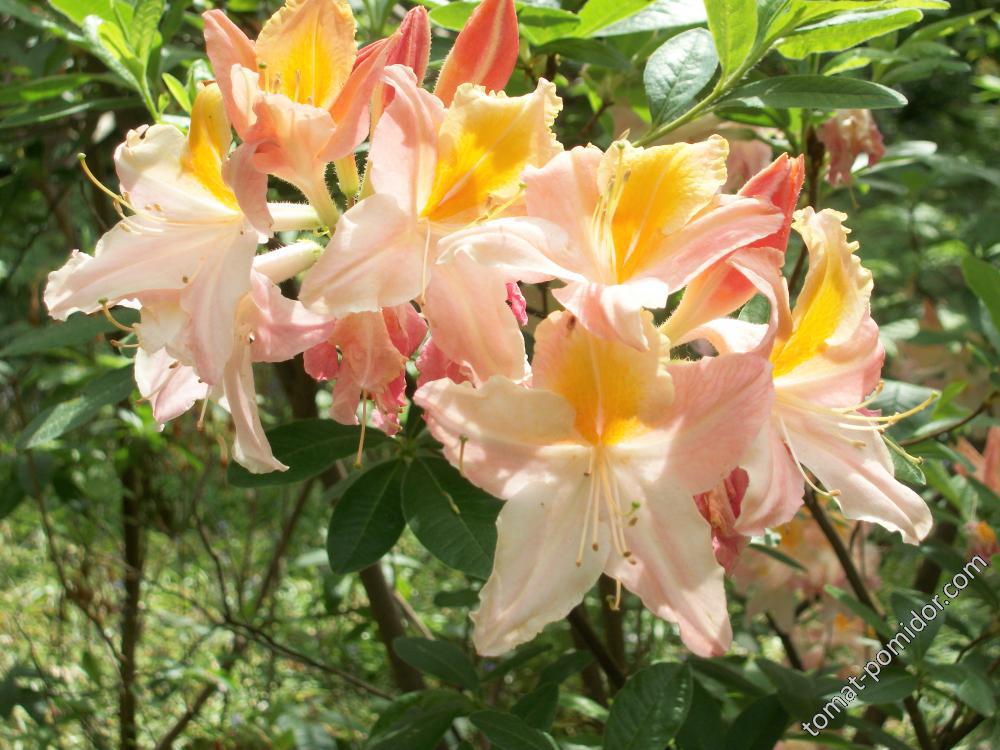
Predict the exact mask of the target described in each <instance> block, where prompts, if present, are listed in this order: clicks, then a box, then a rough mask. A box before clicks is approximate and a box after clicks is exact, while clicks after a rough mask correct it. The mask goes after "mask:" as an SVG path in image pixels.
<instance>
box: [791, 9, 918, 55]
mask: <svg viewBox="0 0 1000 750" xmlns="http://www.w3.org/2000/svg"><path fill="white" fill-rule="evenodd" d="M923 17H924V14H923V13H921V12H920V11H919V10H912V9H911V10H879V11H874V12H872V13H844V14H842V15H839V16H834V17H833V18H831V19H829V20H826V21H820V22H819V23H817V24H813V25H811V26H803V27H801V28H799V29H796V31H795V32H794V33H793V34H792V35H790V36H788V37H787V38H786V39H785V41H783V42H782V43H781V44H779V45H778V52H780V53H781V54H782V55H784V56H785V57H788V58H791V59H793V60H802V59H804V58H806V57H808V56H809V55H811V54H818V53H821V52H841V51H843V50H845V49H849V48H850V47H854V46H856V45H858V44H861V43H862V42H864V41H867V40H869V39H874V38H875V37H879V36H883V35H885V34H889V33H891V32H893V31H896V30H897V29H902V28H905V27H906V26H910V25H912V24H915V23H917V22H919V21H920V19H921V18H923Z"/></svg>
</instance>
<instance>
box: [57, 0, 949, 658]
mask: <svg viewBox="0 0 1000 750" xmlns="http://www.w3.org/2000/svg"><path fill="white" fill-rule="evenodd" d="M354 35H355V22H354V18H353V16H352V14H351V11H350V6H349V5H348V3H347V2H346V0H288V2H287V3H286V4H285V6H284V7H282V8H281V9H280V10H279V11H278V12H277V13H275V15H274V16H272V17H271V19H270V20H268V22H267V23H266V24H265V25H264V26H263V28H262V30H261V32H260V34H259V36H258V38H257V39H256V41H251V40H250V39H248V38H247V37H246V36H245V35H244V34H243V33H242V32H241V31H240V30H239V29H238V28H237V27H236V26H235V25H234V24H233V23H232V22H231V21H230V20H229V19H227V18H226V16H225V15H224V14H223V13H221V12H220V11H209V12H208V13H206V14H205V41H206V47H207V51H208V56H209V58H210V59H211V62H212V65H213V68H214V72H215V76H216V80H215V81H214V82H213V83H210V84H208V85H205V86H204V87H203V88H202V89H201V91H200V93H199V94H198V96H197V98H196V101H195V102H194V105H193V108H192V111H191V123H190V128H189V130H188V132H187V134H186V135H184V134H182V133H181V132H180V131H179V130H178V129H177V128H175V127H174V126H172V125H165V124H157V125H152V126H149V127H144V128H140V129H138V130H135V131H133V132H131V133H129V135H128V137H127V139H126V141H125V143H123V144H122V145H121V146H119V147H118V149H117V151H116V153H115V164H116V167H117V171H118V176H119V179H120V182H121V192H120V194H119V193H114V194H113V196H114V200H115V201H116V203H117V204H118V206H119V207H120V210H121V213H122V220H121V221H120V222H119V223H118V224H117V225H116V226H115V227H113V228H112V229H111V230H110V231H109V232H107V233H106V234H105V235H104V236H103V237H102V238H101V239H100V241H99V242H98V243H97V247H96V249H95V252H94V254H93V255H92V256H91V255H87V254H84V253H80V252H79V251H74V253H73V255H72V257H71V258H70V260H69V261H68V262H67V263H66V265H65V266H63V267H62V268H61V269H59V270H58V271H55V272H54V273H52V274H51V276H50V278H49V283H48V287H47V289H46V292H45V301H46V303H47V305H48V308H49V311H50V313H51V314H52V315H53V316H54V317H56V318H60V319H64V318H66V317H67V316H68V315H70V314H71V313H73V312H76V311H83V312H85V313H91V312H96V311H100V310H102V309H103V311H104V312H105V313H106V314H108V315H110V314H111V313H110V312H109V308H110V307H111V306H114V305H126V306H130V307H134V308H138V310H139V314H140V322H139V323H138V324H136V325H135V327H134V332H135V333H136V336H137V343H138V349H137V353H136V357H135V372H136V380H137V383H138V385H139V390H140V392H141V393H142V396H143V397H144V398H145V399H148V400H149V402H150V403H151V405H152V409H153V414H154V416H155V418H156V420H157V421H158V422H159V423H161V424H162V423H164V422H166V421H168V420H170V419H173V418H175V417H177V416H179V415H180V414H182V413H184V412H186V411H188V410H189V409H190V408H192V406H193V405H194V404H195V403H196V402H198V401H206V400H213V401H216V402H218V403H219V404H220V405H222V406H223V407H224V408H225V409H227V410H228V411H229V412H230V414H231V415H232V420H233V424H234V426H235V435H236V437H235V442H234V446H233V455H234V457H235V460H236V461H238V462H239V463H241V464H242V465H243V466H245V467H246V468H247V469H249V470H250V471H253V472H268V471H280V470H283V469H285V468H286V467H285V466H283V465H282V464H281V463H280V462H279V461H277V460H276V459H275V458H274V456H273V455H272V453H271V450H270V447H269V445H268V443H267V439H266V436H265V435H264V432H263V429H262V426H261V422H260V419H259V417H258V413H257V404H256V401H257V398H256V394H255V389H254V380H253V370H252V364H253V363H255V362H277V361H282V360H287V359H290V358H292V357H294V356H295V355H297V354H299V353H303V352H304V360H305V366H306V369H307V371H308V372H309V373H310V374H311V375H312V376H313V377H315V378H316V379H318V380H330V381H332V382H333V406H332V409H331V416H332V418H333V419H335V420H337V421H340V422H343V423H348V424H357V423H358V422H359V419H358V414H359V412H360V414H361V421H362V422H363V423H364V422H370V423H371V424H372V425H373V426H374V427H378V428H380V429H382V430H384V431H385V432H387V433H389V434H392V433H394V432H395V431H396V430H398V429H399V418H400V415H401V414H402V413H403V411H404V409H405V408H406V407H407V406H408V400H409V399H408V398H407V395H406V394H407V388H406V383H407V381H406V378H407V367H408V366H412V364H413V361H415V367H416V369H417V371H419V377H418V380H417V383H416V386H417V387H418V390H416V393H415V396H414V397H413V401H414V402H415V403H416V404H417V405H419V406H420V407H421V408H422V409H423V413H424V415H425V418H426V421H427V425H428V428H429V430H430V432H431V433H432V434H433V436H434V437H435V438H437V440H438V441H440V443H442V444H443V446H444V448H443V450H444V454H445V456H446V457H447V458H448V460H449V461H451V462H452V463H453V464H454V465H455V466H456V467H458V468H459V469H460V471H461V472H462V473H463V475H464V476H465V477H466V478H467V479H468V480H470V481H471V482H473V483H475V484H477V485H478V486H480V487H482V488H484V489H485V490H487V491H488V492H490V493H492V494H494V495H495V496H497V497H499V498H501V499H503V500H505V501H507V502H506V504H505V505H504V509H503V511H502V512H501V514H500V517H499V520H498V529H499V541H498V546H497V550H496V555H495V567H494V571H493V574H492V576H491V577H490V579H489V581H488V582H487V583H486V585H485V587H484V588H483V590H482V592H481V606H480V608H479V610H478V612H477V613H475V614H474V615H473V617H474V619H475V622H476V631H475V642H476V645H477V648H478V650H479V651H480V652H481V653H483V654H487V655H490V654H499V653H501V652H504V651H506V650H508V649H510V648H512V647H514V646H516V645H518V644H519V643H522V642H524V641H526V640H528V639H530V638H532V637H533V636H534V635H535V634H536V633H538V632H539V631H540V630H541V629H542V627H543V626H544V625H545V624H546V623H548V622H551V621H553V620H555V619H558V618H560V617H563V616H564V615H565V614H566V613H567V612H568V611H569V610H570V609H571V608H572V607H573V606H574V605H575V604H576V603H577V602H579V601H580V599H581V598H582V596H583V595H584V593H585V592H586V591H587V590H588V589H589V588H590V587H591V586H592V585H593V583H594V582H595V581H596V579H597V578H598V576H599V575H600V574H601V573H606V574H607V575H609V576H610V577H612V578H614V579H615V580H617V581H618V582H619V584H620V585H622V586H625V587H627V588H628V589H629V590H631V591H633V592H635V593H636V594H637V595H638V596H639V597H641V599H642V601H643V602H644V604H645V605H646V606H647V607H648V608H649V609H650V610H652V611H653V612H654V613H656V614H657V615H659V616H661V617H663V618H666V619H668V620H671V621H673V622H675V623H677V624H678V625H679V627H680V634H681V637H682V639H683V641H684V643H685V644H686V645H687V646H688V647H689V648H690V649H691V650H692V651H694V652H696V653H698V654H703V655H709V654H718V653H721V652H722V651H723V650H725V649H726V647H727V646H728V644H729V641H730V638H731V630H730V625H729V620H728V616H727V613H726V601H725V590H724V585H723V579H724V569H725V568H729V567H731V566H732V565H733V564H734V561H735V557H736V555H737V554H738V553H739V550H740V549H741V548H742V546H743V544H745V540H746V539H747V538H748V537H752V536H755V535H760V534H762V533H763V532H764V530H765V529H766V528H770V527H776V526H778V525H781V524H784V523H786V522H788V521H789V520H790V519H792V518H793V517H794V516H795V514H796V512H797V510H798V509H799V507H800V506H801V503H802V497H803V492H804V491H805V490H806V487H807V486H808V487H809V489H810V491H815V492H818V493H820V494H821V495H824V496H826V497H830V498H835V499H836V502H837V503H838V504H839V506H840V508H841V510H842V512H843V513H844V515H845V516H846V517H848V518H851V519H859V520H864V521H871V522H874V523H878V524H881V525H882V526H884V527H885V528H887V529H890V530H894V531H899V532H900V533H901V534H902V535H903V537H904V539H906V540H907V541H909V542H915V541H917V540H919V539H920V538H922V537H923V536H924V535H925V534H926V533H927V531H928V529H929V527H930V523H931V519H930V514H929V512H928V510H927V507H926V505H925V504H924V502H923V501H922V499H921V498H920V497H919V496H918V495H917V494H916V493H914V492H913V491H912V490H910V489H908V488H907V487H905V486H904V485H903V484H901V483H900V482H898V481H896V480H895V479H894V477H893V470H892V462H891V460H890V455H889V451H888V449H887V447H886V444H885V443H884V442H883V438H882V435H881V430H882V429H883V428H884V426H885V425H887V424H890V423H892V422H893V421H894V420H896V419H898V418H899V416H900V415H893V416H888V417H882V416H880V415H879V414H878V413H875V412H872V411H869V410H868V409H866V404H867V403H868V402H867V401H866V400H865V399H866V398H867V397H869V396H870V394H872V393H873V392H874V391H876V390H877V387H878V383H879V375H880V372H881V367H882V360H883V350H882V347H881V345H880V344H879V337H878V328H877V326H876V324H875V322H874V321H873V320H872V318H871V315H870V311H869V296H870V294H871V290H872V281H871V274H870V273H869V272H868V271H867V270H865V269H864V268H863V267H862V265H861V263H860V261H859V259H858V257H857V254H856V251H857V249H858V245H857V243H852V242H849V241H848V239H847V236H848V230H847V229H846V228H845V227H844V225H843V222H844V220H845V218H846V217H845V216H843V215H842V214H839V213H836V212H834V211H830V210H824V211H819V212H816V211H814V210H813V209H811V208H808V207H807V208H803V209H801V210H798V211H797V210H796V206H797V204H798V201H799V193H800V188H801V186H802V176H803V166H802V163H801V161H800V160H797V159H791V158H789V157H788V156H787V155H782V156H780V157H779V158H778V159H777V160H775V161H774V162H773V163H771V164H769V165H768V166H766V167H765V168H764V169H763V170H762V171H760V172H759V173H757V174H755V175H753V176H752V177H751V178H750V179H749V180H748V181H747V182H746V184H745V185H743V187H742V188H741V189H740V190H739V192H737V193H736V194H727V193H726V192H724V190H723V188H724V187H725V186H726V185H727V181H728V175H727V169H726V163H727V157H728V144H727V142H726V141H725V140H724V139H723V138H721V137H719V136H713V137H709V138H708V139H707V140H703V141H700V142H695V143H675V144H669V145H658V146H654V147H649V148H639V147H635V146H633V145H632V144H631V143H630V142H629V141H628V140H624V139H623V140H618V141H616V142H614V143H612V144H611V146H610V147H609V148H608V149H607V150H604V151H602V150H601V149H599V148H597V147H595V146H587V147H579V148H573V149H571V150H565V149H564V148H563V146H562V145H561V144H560V143H559V141H558V140H557V138H556V135H555V132H554V130H553V126H554V123H555V120H556V118H557V115H558V113H559V110H560V99H559V97H558V96H557V95H556V87H555V86H554V85H553V84H552V83H550V82H548V81H546V80H540V81H538V83H537V86H536V87H535V89H534V90H533V91H531V92H529V93H526V94H524V95H520V96H507V95H505V94H504V93H503V91H502V89H503V88H504V86H505V84H506V82H507V80H508V78H509V77H510V74H511V71H512V70H513V67H514V64H515V62H516V58H517V47H518V32H517V18H516V16H515V12H514V4H513V2H512V0H485V1H484V2H483V3H482V4H480V5H479V6H478V7H477V9H476V10H475V12H474V13H473V14H472V16H471V18H470V19H469V22H468V24H467V25H466V27H465V29H464V30H463V31H462V32H461V33H460V34H459V36H458V38H457V40H456V42H455V45H454V47H453V49H452V51H451V53H450V54H449V55H448V57H447V59H446V60H445V62H444V64H443V67H442V69H441V72H440V74H439V76H438V78H437V84H436V87H435V88H434V91H433V92H431V91H428V90H426V89H425V88H423V86H422V81H423V78H424V74H425V71H426V68H427V65H428V51H429V45H430V36H431V34H430V28H429V25H428V19H427V14H426V11H424V10H423V8H421V7H417V8H415V9H414V10H412V11H410V12H409V13H408V14H407V15H406V17H405V19H404V20H403V22H402V24H401V25H400V27H399V29H398V30H397V31H396V32H395V33H394V34H393V35H392V36H390V37H388V38H386V39H383V40H380V41H378V42H375V43H374V44H371V45H368V46H366V47H364V48H362V49H361V50H356V48H355V42H354ZM233 131H235V133H236V134H237V135H238V137H239V145H237V146H236V147H235V148H234V147H233V145H232V140H233V135H232V134H233ZM366 140H368V142H369V147H368V151H367V157H366V162H365V165H364V169H363V172H359V170H358V164H357V162H356V157H355V151H356V150H357V148H358V146H359V145H361V144H362V143H363V142H364V141H366ZM331 163H332V164H333V165H334V169H335V171H336V174H337V178H338V182H339V187H340V192H341V193H342V194H343V195H344V196H345V197H346V201H345V206H344V207H343V208H342V207H341V206H339V205H338V203H337V201H336V200H335V199H334V198H333V197H332V195H331V193H330V191H329V189H328V187H327V183H326V173H327V167H328V165H329V164H331ZM269 176H273V177H277V178H278V179H280V180H283V181H284V182H287V183H290V184H291V185H293V186H295V187H296V188H297V189H298V190H299V191H300V192H301V193H302V195H303V196H304V197H305V199H306V201H307V202H308V203H303V204H282V203H269V202H268V201H267V190H268V177H269ZM109 192H110V191H109ZM342 211H343V213H342ZM324 229H325V230H326V231H329V233H330V238H329V243H328V245H327V246H326V247H325V248H321V247H320V246H319V245H317V244H316V243H314V242H312V241H310V240H307V239H302V240H299V241H296V242H293V243H292V244H290V245H287V246H284V247H278V248H277V249H269V250H267V251H266V252H258V248H259V247H260V245H261V244H263V243H267V242H268V241H269V240H271V239H272V238H274V237H275V235H276V233H278V232H288V231H294V230H300V231H303V232H316V231H319V232H320V233H321V232H322V231H324ZM792 230H794V231H795V232H796V233H798V235H800V236H801V238H802V240H803V241H804V243H805V247H806V252H808V258H809V265H808V273H807V274H806V276H805V281H804V285H803V287H802V290H801V292H800V293H799V294H798V297H797V299H796V301H795V304H794V306H792V305H791V304H790V301H789V291H788V284H787V283H786V281H785V280H784V278H783V277H782V266H783V261H784V253H785V249H786V246H787V244H788V242H789V235H790V233H791V231H792ZM301 274H304V277H302V278H301V286H300V288H299V292H298V298H297V299H291V298H289V297H287V296H285V294H284V293H283V291H282V289H286V290H287V289H289V288H294V285H292V286H291V287H290V286H288V285H286V286H285V287H280V286H279V285H281V284H282V283H283V282H286V281H288V280H291V279H295V278H297V277H299V276H300V275H301ZM552 281H558V282H561V284H560V285H559V286H557V287H556V288H554V289H553V290H552V291H551V295H552V296H553V297H554V298H555V300H556V301H558V303H559V304H560V305H561V306H562V308H563V309H562V310H558V311H556V312H552V313H551V314H549V315H547V316H540V317H544V319H543V320H541V322H539V323H538V324H537V327H535V328H534V329H533V344H534V345H533V355H532V357H531V361H530V363H529V361H528V357H527V355H526V346H525V334H524V326H525V325H526V324H527V323H528V316H527V303H526V301H525V297H524V296H523V295H522V285H539V286H537V287H535V289H537V290H540V291H541V292H542V293H543V294H548V293H549V292H548V289H549V288H548V284H549V283H550V282H552ZM535 289H533V290H532V293H533V294H534V293H535ZM681 291H683V296H682V297H681V299H680V302H679V304H677V305H674V306H673V307H672V308H671V305H670V304H669V303H670V302H671V300H672V299H676V298H675V297H674V296H673V295H675V293H678V292H681ZM755 296H758V297H760V298H761V299H762V300H766V301H767V302H768V303H769V306H770V314H769V318H768V319H767V320H766V321H764V322H749V321H747V320H743V319H740V318H736V317H732V314H733V313H735V312H736V311H738V310H739V309H740V308H742V307H743V306H744V305H745V304H746V303H747V302H748V301H750V300H751V298H754V297H755ZM667 310H670V312H669V315H668V314H667V312H666V311H667ZM698 354H700V355H701V356H697V355H698ZM820 484H821V485H822V486H823V488H824V489H821V488H820V486H819V485H820ZM724 566H725V567H724Z"/></svg>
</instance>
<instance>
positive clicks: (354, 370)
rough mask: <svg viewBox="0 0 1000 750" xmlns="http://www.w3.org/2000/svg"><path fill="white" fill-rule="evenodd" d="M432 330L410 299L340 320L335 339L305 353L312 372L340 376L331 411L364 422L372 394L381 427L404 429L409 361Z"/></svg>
mask: <svg viewBox="0 0 1000 750" xmlns="http://www.w3.org/2000/svg"><path fill="white" fill-rule="evenodd" d="M426 333H427V323H425V322H424V320H423V318H421V317H420V314H419V313H418V312H417V311H416V310H415V309H414V307H413V305H411V304H409V303H406V304H403V305H398V306H396V307H387V308H385V309H384V310H382V311H381V312H363V313H353V314H351V315H348V316H347V317H345V318H343V319H341V320H339V321H337V323H336V324H335V325H334V327H333V330H332V331H331V332H330V337H329V339H327V340H326V341H324V342H323V343H321V344H318V345H316V346H314V347H313V348H311V349H309V350H308V351H307V352H306V354H305V368H306V372H308V373H309V374H310V375H311V376H312V377H313V378H315V379H316V380H321V381H322V380H336V384H335V385H334V388H333V404H332V405H331V406H330V416H331V417H332V418H333V419H335V420H336V421H338V422H340V423H341V424H348V425H351V424H358V416H357V409H358V402H359V401H367V399H368V398H369V397H370V398H371V399H372V401H374V403H375V413H374V414H373V415H372V418H373V422H374V424H375V426H376V427H378V428H379V429H381V430H383V431H384V432H386V433H387V434H389V435H393V434H395V433H396V432H398V431H399V412H400V410H401V409H402V408H403V407H404V406H405V405H406V396H405V390H406V379H405V368H406V363H407V361H408V360H409V358H410V356H411V355H412V354H413V352H415V351H416V350H417V347H419V346H420V343H421V342H422V341H423V340H424V336H425V335H426ZM338 347H339V349H340V353H341V354H342V358H341V357H338ZM362 408H363V409H364V408H365V407H364V406H363V407H362ZM364 416H365V417H366V416H367V414H365V415H364ZM363 419H364V417H363Z"/></svg>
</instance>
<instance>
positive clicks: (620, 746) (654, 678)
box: [604, 663, 694, 750]
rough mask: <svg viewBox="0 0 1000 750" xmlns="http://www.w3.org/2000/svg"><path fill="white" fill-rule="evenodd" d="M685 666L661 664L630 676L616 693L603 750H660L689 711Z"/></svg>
mask: <svg viewBox="0 0 1000 750" xmlns="http://www.w3.org/2000/svg"><path fill="white" fill-rule="evenodd" d="M693 680H694V678H693V677H692V675H691V669H690V667H688V665H687V664H669V663H660V664H654V665H653V666H651V667H647V668H646V669H643V670H641V671H639V672H636V673H635V674H634V675H632V676H631V677H630V678H629V679H628V681H627V682H626V683H625V687H623V688H622V689H621V690H619V691H618V694H617V695H616V696H615V701H614V703H613V704H612V705H611V715H610V716H609V717H608V724H607V727H606V728H605V734H604V750H662V749H663V748H664V747H666V745H667V744H668V743H669V742H670V740H672V739H673V738H674V735H676V734H677V732H678V730H679V729H680V728H681V725H683V724H684V719H685V717H686V716H687V713H688V710H689V709H690V707H691V695H692V690H693Z"/></svg>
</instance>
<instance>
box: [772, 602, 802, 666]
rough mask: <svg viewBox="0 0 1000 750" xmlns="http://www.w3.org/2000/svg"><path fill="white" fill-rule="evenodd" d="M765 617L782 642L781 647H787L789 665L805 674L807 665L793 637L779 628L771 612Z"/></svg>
mask: <svg viewBox="0 0 1000 750" xmlns="http://www.w3.org/2000/svg"><path fill="white" fill-rule="evenodd" d="M765 617H766V618H767V624H768V625H770V626H771V630H773V631H774V632H775V634H776V635H777V636H778V638H779V639H780V640H781V645H782V646H784V647H785V654H786V655H787V656H788V663H789V664H791V665H792V667H793V668H794V669H797V670H798V671H799V672H805V671H806V668H805V665H804V664H803V663H802V657H801V656H799V650H798V648H796V646H795V643H794V641H792V637H791V636H790V635H789V634H788V633H786V632H785V631H784V630H782V629H781V628H780V627H778V623H777V622H775V620H774V618H773V617H772V616H771V613H770V612H767V613H765Z"/></svg>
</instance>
